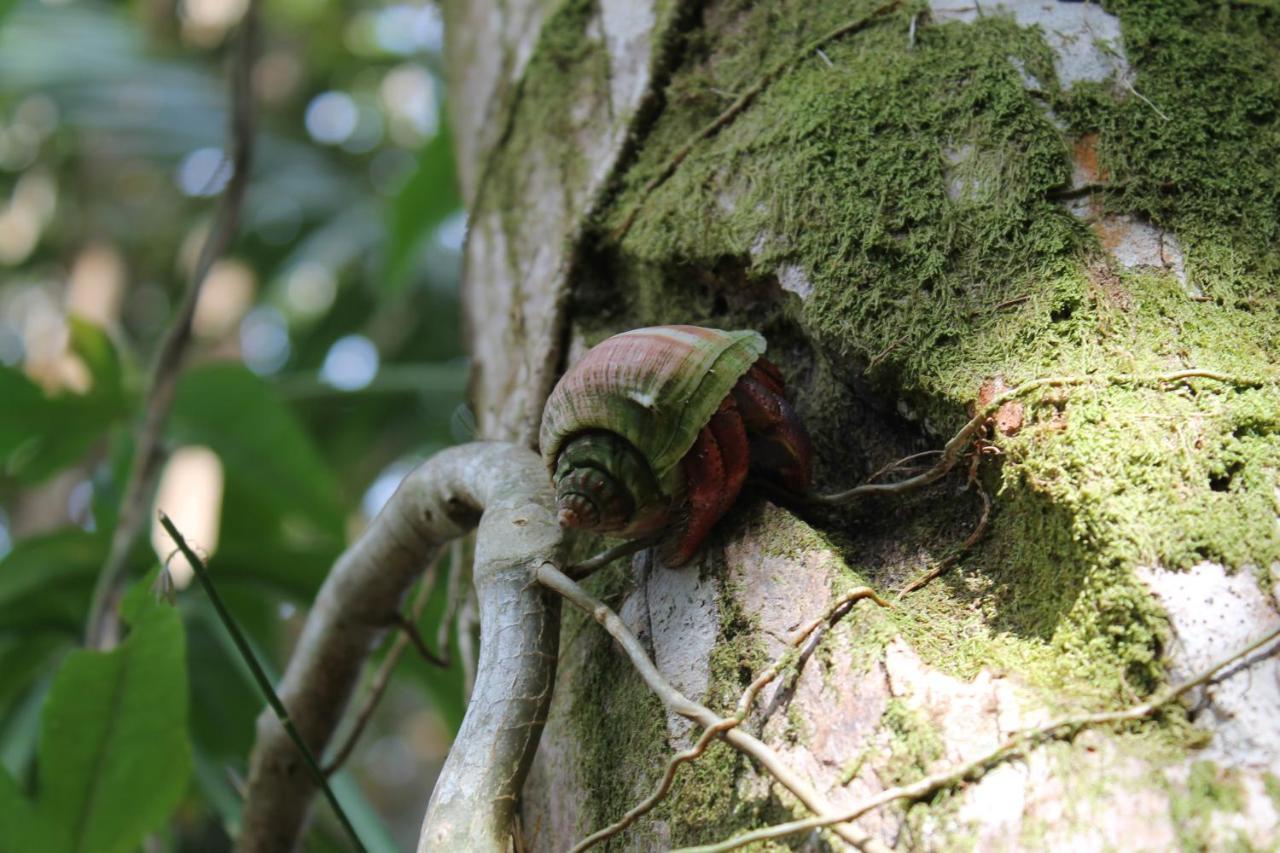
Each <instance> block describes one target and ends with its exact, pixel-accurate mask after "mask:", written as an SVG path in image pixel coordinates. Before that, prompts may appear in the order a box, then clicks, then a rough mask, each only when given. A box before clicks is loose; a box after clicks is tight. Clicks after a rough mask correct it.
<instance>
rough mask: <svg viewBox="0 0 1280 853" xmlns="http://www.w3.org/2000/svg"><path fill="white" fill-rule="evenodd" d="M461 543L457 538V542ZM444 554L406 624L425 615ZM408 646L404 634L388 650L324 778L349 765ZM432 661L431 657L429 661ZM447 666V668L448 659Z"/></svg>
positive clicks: (429, 572) (420, 587)
mask: <svg viewBox="0 0 1280 853" xmlns="http://www.w3.org/2000/svg"><path fill="white" fill-rule="evenodd" d="M458 541H460V540H457V539H455V540H454V542H458ZM443 553H444V552H443V551H437V552H436V556H435V559H434V560H432V561H431V564H430V565H429V566H427V572H426V575H424V576H423V578H422V583H420V584H418V592H417V594H416V595H414V597H413V603H412V604H410V605H409V616H408V618H407V619H406V621H407V622H408V623H409V624H410V625H413V624H416V623H417V621H418V617H419V616H421V615H422V610H423V608H424V607H426V606H427V601H428V600H429V599H430V598H431V591H432V590H433V589H434V588H435V585H436V575H437V574H438V573H439V571H440V558H441V556H442V555H443ZM408 645H409V637H408V636H407V635H406V634H405V633H404V632H403V631H402V632H401V633H399V634H397V635H396V638H395V640H394V641H393V642H392V643H391V648H390V649H388V650H387V654H386V657H384V658H383V659H382V665H381V666H379V667H378V672H377V674H376V675H375V676H374V677H373V681H372V682H371V683H370V684H369V695H368V696H367V697H365V700H364V705H363V706H361V708H360V713H358V714H357V715H356V721H355V723H354V724H352V726H351V731H350V732H348V733H347V739H346V740H345V741H343V743H342V746H340V747H339V748H338V750H337V751H336V752H335V753H334V755H333V758H331V759H329V761H328V763H327V764H325V766H324V775H325V776H331V775H333V774H334V773H335V772H336V771H337V769H338V768H339V767H341V766H342V765H343V764H345V763H346V761H347V759H348V758H350V757H351V753H352V751H353V750H354V749H355V748H356V744H357V743H358V742H359V740H360V735H362V734H364V729H365V726H367V725H369V720H371V719H373V712H374V711H375V710H377V708H378V703H379V702H380V701H382V694H383V693H385V692H386V690H387V685H388V684H390V683H391V673H392V672H394V671H395V668H396V664H397V663H399V662H400V656H401V655H402V654H404V650H405V648H407V647H408ZM441 654H442V655H443V656H444V657H446V658H447V656H448V652H446V651H443V650H442V651H441ZM428 659H429V660H430V658H428ZM444 665H445V666H448V662H447V660H446V661H445V664H444Z"/></svg>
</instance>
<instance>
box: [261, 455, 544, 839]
mask: <svg viewBox="0 0 1280 853" xmlns="http://www.w3.org/2000/svg"><path fill="white" fill-rule="evenodd" d="M546 482H547V481H546V473H545V471H544V470H543V468H542V463H541V461H540V460H539V459H538V457H537V455H536V454H534V453H533V452H532V451H530V450H526V449H523V448H517V447H514V446H511V445H507V444H501V443H481V442H477V443H474V444H467V445H463V446H461V447H455V448H451V449H449V450H445V451H442V452H440V453H438V454H436V455H435V456H434V457H432V458H431V459H429V460H428V461H427V462H425V463H423V464H422V465H421V466H419V467H418V468H417V469H416V470H414V471H413V473H411V474H409V476H408V477H406V478H405V480H404V482H403V483H401V485H400V488H399V489H398V490H397V491H396V493H395V495H393V496H392V498H391V500H390V501H389V502H388V503H387V505H386V506H385V507H384V508H383V510H382V512H380V513H379V514H378V516H377V517H376V518H374V520H373V521H372V522H370V524H369V526H368V528H366V530H365V531H364V533H362V534H361V535H360V537H359V538H358V539H357V540H356V541H355V543H354V544H352V546H351V547H350V548H348V549H347V551H346V552H345V553H344V554H343V555H342V556H341V557H339V558H338V561H337V563H336V564H335V566H334V568H333V569H332V570H331V571H330V573H329V577H328V578H327V579H326V580H325V582H324V585H323V586H322V587H321V589H320V592H319V594H318V595H317V597H316V601H315V604H314V605H313V606H312V608H311V612H310V614H309V615H308V617H307V622H306V625H305V626H304V627H303V630H302V635H301V637H300V638H299V639H298V643H297V646H296V648H295V650H294V653H293V656H292V658H291V659H290V661H289V666H288V668H287V669H286V671H285V674H284V678H283V680H282V682H281V685H280V689H279V693H280V697H281V699H282V700H283V702H284V703H285V705H286V706H287V707H288V708H289V709H290V711H291V714H292V716H293V719H294V722H295V724H296V726H297V729H298V732H299V734H300V735H301V736H302V739H303V740H304V742H305V743H307V745H308V746H309V747H310V748H311V750H312V751H313V752H314V753H316V754H320V753H323V752H324V749H325V747H326V746H327V745H328V743H329V740H330V738H331V737H332V736H333V733H334V731H335V730H336V729H337V726H338V723H339V721H340V720H341V717H342V714H343V711H344V709H345V708H346V705H347V702H348V700H349V699H350V697H351V694H352V692H353V691H354V689H355V685H356V683H357V682H358V680H359V678H360V673H361V670H362V668H363V666H364V664H365V661H366V659H367V658H368V655H369V654H370V652H371V651H372V650H373V649H374V648H375V647H376V646H377V644H378V642H379V641H380V640H381V639H382V638H383V636H384V635H385V634H386V632H387V631H388V630H389V629H391V628H392V627H393V626H394V625H395V622H396V618H397V615H398V613H399V607H400V602H401V599H402V598H403V597H404V595H405V593H406V592H407V591H408V589H409V587H410V586H412V584H413V582H414V580H415V579H416V578H417V577H418V576H419V574H420V573H421V572H422V570H423V567H424V566H426V565H427V564H429V563H430V562H431V560H432V559H433V558H434V556H435V554H436V552H437V551H438V550H439V549H440V548H441V547H442V546H443V545H444V544H445V543H447V542H449V541H450V540H453V539H456V538H457V537H458V536H461V535H462V534H463V533H465V532H466V531H467V530H469V529H470V528H471V527H473V526H474V525H475V524H476V523H477V520H478V521H479V525H480V533H479V537H478V546H477V553H476V565H475V585H476V589H477V592H478V595H479V601H480V610H481V613H480V618H481V622H482V624H483V626H484V630H485V643H484V645H483V648H482V649H481V659H480V669H479V677H478V681H477V684H476V691H475V700H476V701H473V702H472V703H471V704H470V705H469V706H468V708H467V714H466V717H465V718H464V720H463V723H462V728H461V730H460V731H459V733H458V737H457V741H456V742H455V744H454V748H453V749H452V750H451V751H450V753H449V757H448V759H447V760H446V762H445V766H444V769H443V770H442V771H441V775H440V778H439V780H438V781H437V783H436V787H435V791H434V792H433V794H432V798H431V803H430V805H429V806H428V808H427V814H426V820H425V822H424V825H423V830H422V838H421V841H420V844H421V845H422V849H428V848H429V849H431V850H495V849H505V847H506V845H507V844H508V843H509V842H510V840H511V833H512V826H513V821H514V817H515V803H516V795H517V794H518V793H519V791H520V787H521V785H522V784H523V782H524V776H525V774H526V773H527V771H528V767H529V763H530V761H531V760H532V758H533V751H534V748H535V747H536V745H537V741H538V736H539V735H540V734H541V729H542V722H543V720H544V718H545V716H546V708H547V704H548V702H549V701H550V698H551V685H552V682H553V680H554V677H555V661H556V649H557V643H558V641H559V606H558V602H557V601H556V600H555V599H554V598H553V597H551V596H548V595H547V594H545V593H544V592H543V591H542V590H541V589H539V588H538V587H537V585H536V584H532V583H530V578H531V575H532V572H533V570H534V568H535V567H536V566H537V565H538V564H540V563H542V562H543V561H545V560H549V559H558V558H559V550H560V527H559V525H558V524H557V522H556V514H555V509H554V503H555V502H554V498H553V496H552V495H551V493H550V489H549V487H548V486H547V485H546ZM314 790H315V784H314V782H313V781H312V779H311V778H310V777H309V776H308V775H307V774H306V773H305V772H303V768H302V767H301V766H300V765H299V759H298V754H297V751H296V749H295V748H294V746H293V744H292V742H291V741H290V740H289V739H288V737H287V735H286V733H285V732H284V730H283V729H282V728H281V727H280V725H279V724H278V723H277V722H276V720H275V719H274V718H273V717H272V716H271V715H269V714H264V715H262V716H260V717H259V718H258V734H257V742H256V743H255V745H254V750H253V755H252V758H251V760H250V769H249V780H248V789H247V793H246V802H245V811H244V817H243V830H242V832H241V835H240V837H239V839H237V843H236V847H237V849H238V850H240V851H278V850H292V849H295V847H296V846H297V843H298V840H299V837H300V835H301V833H302V829H303V827H304V825H305V823H306V818H307V813H308V810H309V804H310V800H311V796H312V794H313V792H314Z"/></svg>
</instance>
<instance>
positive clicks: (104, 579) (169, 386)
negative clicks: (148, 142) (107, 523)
mask: <svg viewBox="0 0 1280 853" xmlns="http://www.w3.org/2000/svg"><path fill="white" fill-rule="evenodd" d="M258 7H259V2H258V0H251V2H250V3H249V7H248V9H247V10H246V12H245V15H244V20H243V22H242V23H241V25H240V37H239V49H238V51H237V53H236V57H235V60H234V66H233V68H232V73H231V107H230V110H231V131H230V133H231V163H232V166H231V178H230V179H229V180H228V181H227V187H226V189H225V190H224V191H223V193H222V197H221V199H220V200H219V202H218V208H217V212H216V213H215V215H214V224H213V227H212V229H211V230H210V232H209V236H208V238H207V239H206V240H205V242H204V246H203V247H202V248H201V250H200V257H199V259H198V260H197V262H196V265H195V269H194V270H193V271H192V274H191V279H190V281H189V283H188V284H187V292H186V295H185V296H184V297H183V301H182V305H181V306H180V307H179V308H178V313H177V314H176V315H174V318H173V322H172V324H171V325H170V326H169V329H168V331H167V332H166V333H165V337H164V341H163V342H162V343H161V344H160V349H159V351H158V352H157V353H156V359H155V362H154V363H153V364H152V365H151V376H150V380H149V381H148V383H147V389H148V390H147V399H146V406H145V408H144V413H143V418H142V421H141V423H139V424H138V427H137V430H136V432H135V433H134V447H133V461H132V462H131V463H130V466H129V476H128V479H127V480H125V486H124V495H123V497H122V498H121V500H120V514H119V517H118V518H117V520H116V526H115V530H114V531H113V532H112V534H111V547H110V549H109V551H108V552H107V559H106V561H105V562H104V563H103V566H102V571H101V572H100V573H99V574H98V579H97V581H96V583H95V584H94V588H93V597H92V599H91V600H90V607H89V622H88V625H87V626H86V629H85V644H86V645H87V646H89V647H91V648H102V647H103V646H104V645H105V644H107V643H108V642H109V640H110V637H111V636H112V635H113V634H114V633H115V630H114V629H115V618H114V616H113V607H114V605H115V601H116V598H117V597H118V596H119V593H120V586H121V584H122V583H123V581H124V573H125V569H126V568H127V566H128V561H129V553H130V552H131V551H132V550H133V547H134V544H135V543H136V542H137V541H138V537H139V536H140V535H141V534H142V529H143V526H144V525H145V524H146V521H147V517H148V513H147V508H148V506H149V505H150V503H151V496H152V493H153V492H154V491H155V483H156V478H157V477H158V476H159V473H160V462H161V460H162V457H163V453H162V451H161V448H160V440H161V435H162V433H163V432H164V425H165V421H166V420H168V418H169V411H170V409H172V408H173V398H174V395H175V393H176V392H177V387H178V376H179V375H180V374H181V372H182V362H183V356H184V355H185V353H186V350H187V346H188V344H189V343H190V342H191V320H192V318H193V317H194V316H195V311H196V303H197V301H198V300H199V298H200V290H201V288H202V287H203V285H204V282H205V279H206V278H207V277H208V275H209V270H210V269H211V268H212V267H213V264H214V262H215V261H217V260H218V258H219V257H221V256H222V254H223V253H224V252H225V251H226V250H227V247H228V246H229V245H230V244H231V240H232V238H233V237H234V236H235V233H236V231H237V230H238V228H239V223H240V211H241V207H242V205H243V202H244V195H245V189H246V187H247V186H248V184H249V169H250V165H251V164H252V160H253V127H254V115H253V91H252V85H251V83H252V81H251V75H252V71H253V64H254V61H255V57H256V56H257V52H258V35H259V33H258V30H259V8H258Z"/></svg>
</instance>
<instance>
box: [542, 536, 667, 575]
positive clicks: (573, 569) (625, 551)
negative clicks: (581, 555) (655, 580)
mask: <svg viewBox="0 0 1280 853" xmlns="http://www.w3.org/2000/svg"><path fill="white" fill-rule="evenodd" d="M657 541H658V537H656V536H644V537H641V538H639V539H628V540H627V541H626V542H622V543H621V544H618V545H614V546H613V547H612V548H609V549H606V550H604V551H601V552H600V553H599V554H596V555H595V556H594V557H589V558H588V559H586V560H583V561H582V562H581V563H574V564H573V565H572V566H569V567H568V568H566V569H565V570H564V573H565V574H566V575H568V576H569V577H570V578H572V579H573V580H575V581H580V580H582V579H583V578H587V577H590V576H591V575H592V574H593V573H595V572H597V571H599V570H600V569H603V568H604V567H605V566H607V565H609V564H610V563H612V562H613V561H614V560H619V559H621V558H623V557H630V556H631V555H632V554H635V553H637V552H639V551H643V550H644V549H645V548H648V547H649V546H650V545H653V544H655V543H656V542H657Z"/></svg>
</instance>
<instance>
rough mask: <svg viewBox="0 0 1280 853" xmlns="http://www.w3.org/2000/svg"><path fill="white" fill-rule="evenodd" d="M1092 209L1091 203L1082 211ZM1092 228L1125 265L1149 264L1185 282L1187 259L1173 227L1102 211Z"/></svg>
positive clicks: (1138, 265) (1129, 267) (1113, 254)
mask: <svg viewBox="0 0 1280 853" xmlns="http://www.w3.org/2000/svg"><path fill="white" fill-rule="evenodd" d="M1092 210H1093V204H1092V203H1090V204H1089V205H1088V206H1087V207H1086V208H1085V215H1086V216H1087V215H1088V213H1089V212H1091V211H1092ZM1093 230H1094V232H1095V233H1096V234H1097V235H1098V237H1099V238H1100V239H1101V240H1102V246H1103V248H1105V249H1106V250H1107V251H1109V252H1110V253H1111V256H1112V257H1113V258H1115V259H1116V261H1117V262H1118V263H1119V264H1120V265H1121V266H1123V267H1125V268H1126V269H1138V268H1141V267H1151V268H1154V269H1159V270H1165V271H1166V272H1169V273H1172V274H1173V276H1174V278H1176V279H1178V283H1179V284H1181V285H1183V287H1186V286H1187V268H1186V261H1185V259H1184V257H1183V254H1182V244H1181V243H1179V242H1178V237H1177V235H1176V234H1174V233H1173V232H1172V231H1167V230H1165V229H1164V228H1161V227H1159V226H1158V225H1154V224H1152V223H1150V222H1147V221H1146V220H1144V219H1139V218H1138V217H1135V216H1113V215H1105V216H1101V217H1099V218H1097V219H1095V220H1094V222H1093Z"/></svg>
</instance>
